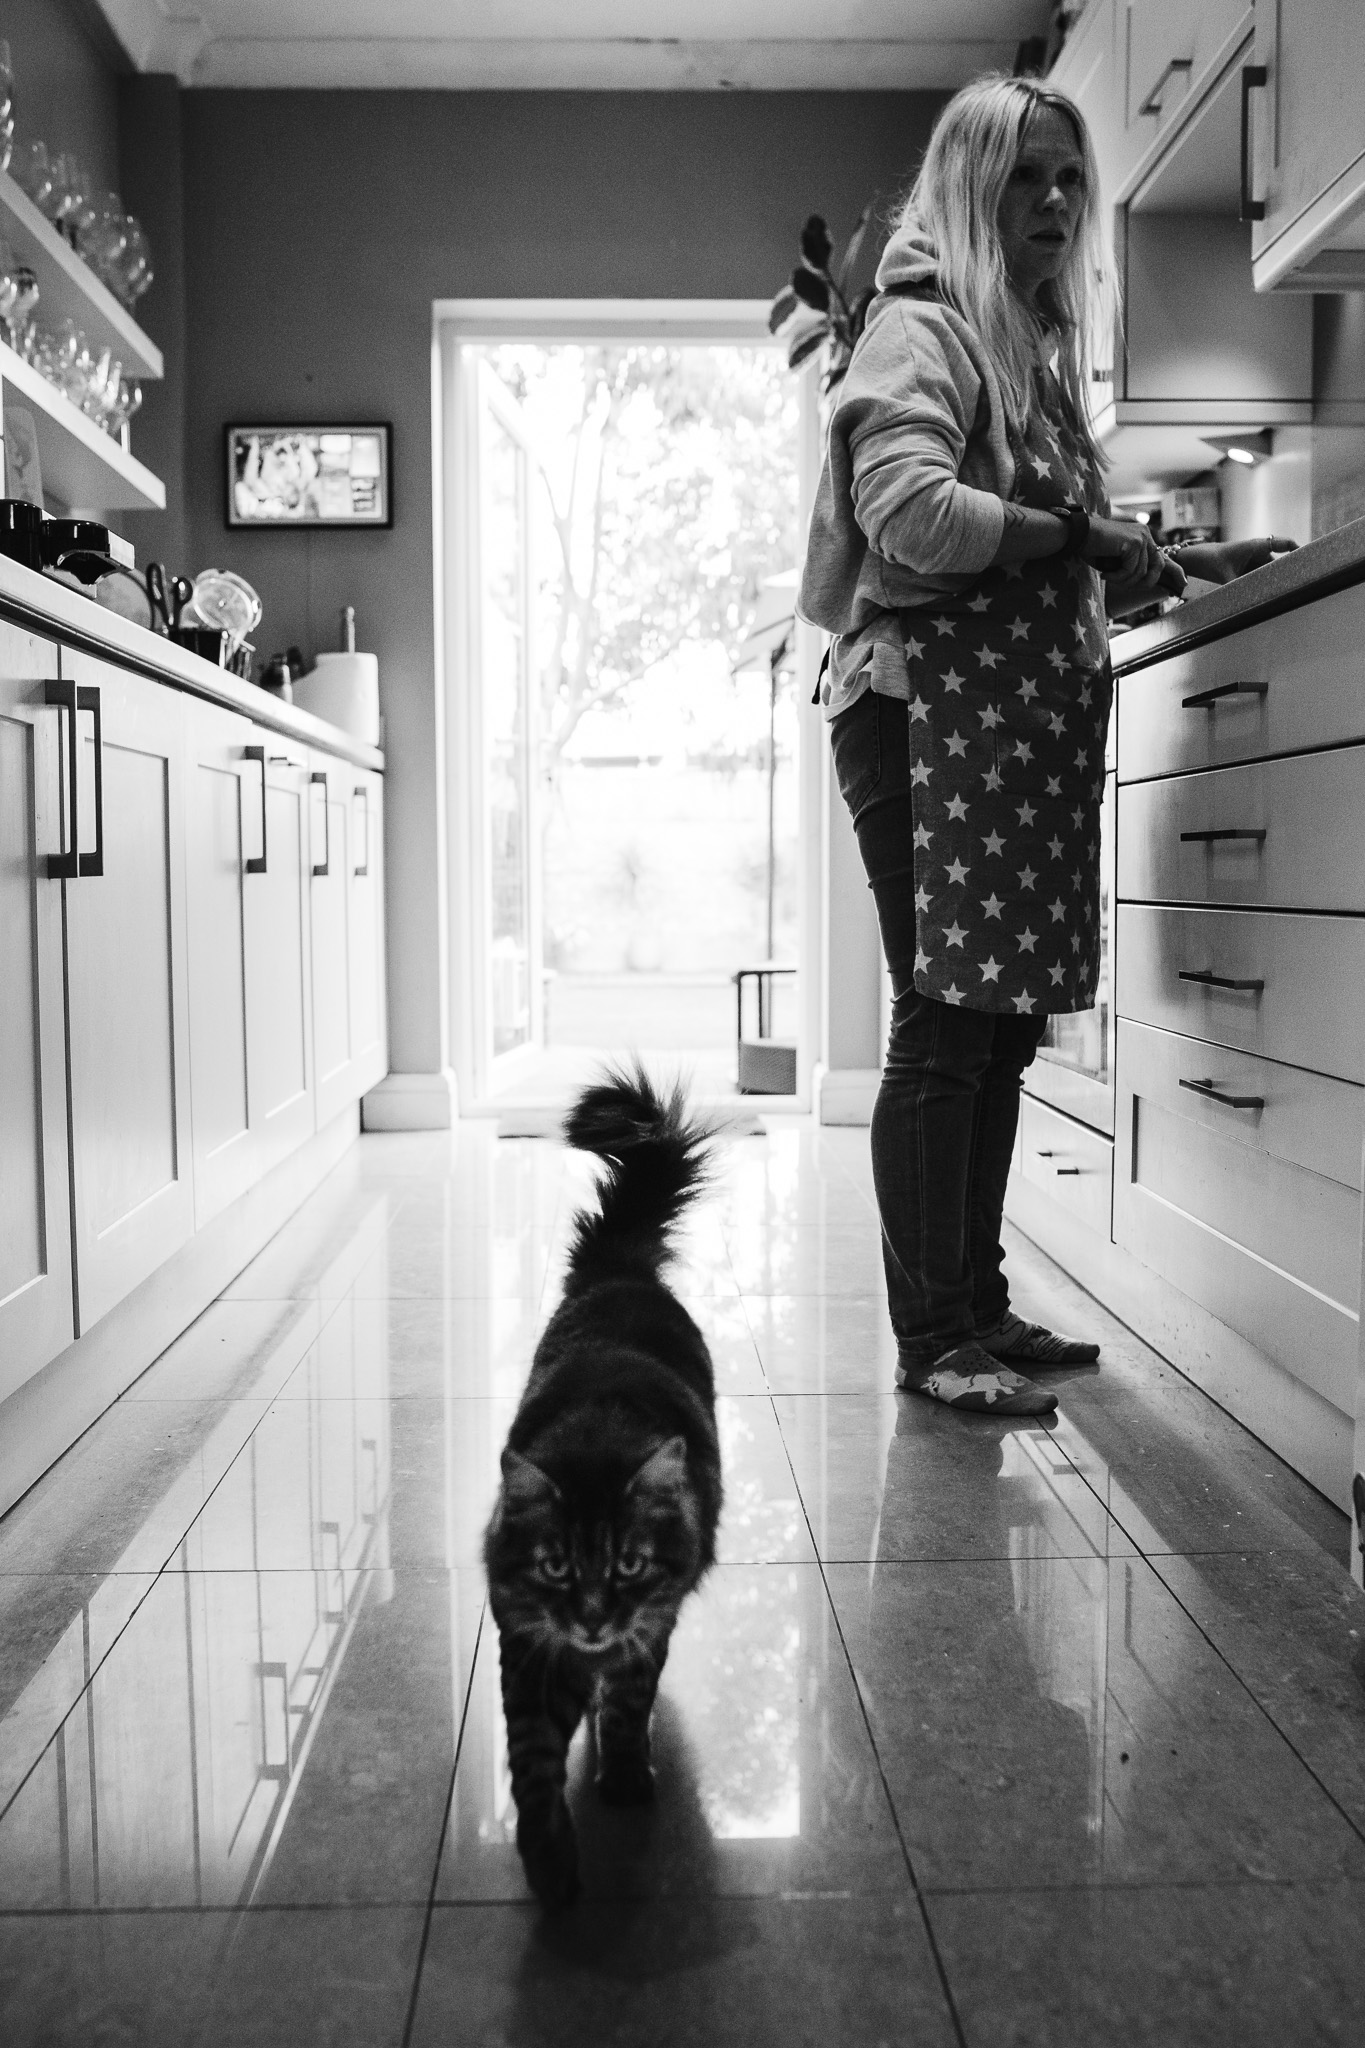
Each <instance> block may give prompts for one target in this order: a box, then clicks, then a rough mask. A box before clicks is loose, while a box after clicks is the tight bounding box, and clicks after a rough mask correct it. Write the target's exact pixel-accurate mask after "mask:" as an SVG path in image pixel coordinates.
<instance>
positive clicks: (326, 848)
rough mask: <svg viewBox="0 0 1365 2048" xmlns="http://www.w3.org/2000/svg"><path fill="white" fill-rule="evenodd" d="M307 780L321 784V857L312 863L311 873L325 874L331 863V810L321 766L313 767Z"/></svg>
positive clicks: (325, 779) (325, 778)
mask: <svg viewBox="0 0 1365 2048" xmlns="http://www.w3.org/2000/svg"><path fill="white" fill-rule="evenodd" d="M308 780H309V782H310V783H311V782H320V783H321V784H322V833H323V838H322V859H321V860H320V861H317V862H315V863H314V866H313V873H314V874H315V875H325V874H326V873H327V871H328V869H329V868H330V867H331V865H332V812H331V808H330V806H329V804H328V801H327V777H326V775H325V774H324V773H323V771H322V769H321V768H315V769H314V770H313V772H312V774H311V775H310V776H309V778H308Z"/></svg>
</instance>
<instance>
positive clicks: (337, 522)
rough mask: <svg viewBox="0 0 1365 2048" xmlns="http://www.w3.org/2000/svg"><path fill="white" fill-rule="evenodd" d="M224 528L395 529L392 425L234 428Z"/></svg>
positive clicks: (229, 450)
mask: <svg viewBox="0 0 1365 2048" xmlns="http://www.w3.org/2000/svg"><path fill="white" fill-rule="evenodd" d="M224 434H225V440H226V455H227V523H228V525H229V526H239V527H272V526H273V527H286V528H289V529H290V530H291V531H294V530H297V529H298V528H299V527H306V528H310V529H311V528H314V527H324V526H326V527H335V528H345V527H351V528H356V527H372V526H378V527H383V526H392V525H393V428H392V427H391V426H390V425H389V424H388V422H387V421H379V422H375V423H372V424H370V425H367V426H359V425H357V426H353V425H350V424H348V423H341V424H338V425H336V426H330V425H328V426H321V425H315V426H308V425H284V426H230V427H227V428H225V430H224Z"/></svg>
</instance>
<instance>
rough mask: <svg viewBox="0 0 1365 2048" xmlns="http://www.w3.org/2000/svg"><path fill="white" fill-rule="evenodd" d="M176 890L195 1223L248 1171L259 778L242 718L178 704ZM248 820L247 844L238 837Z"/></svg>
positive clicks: (252, 1165)
mask: <svg viewBox="0 0 1365 2048" xmlns="http://www.w3.org/2000/svg"><path fill="white" fill-rule="evenodd" d="M186 723H187V727H188V735H189V745H188V750H187V764H186V770H185V775H186V820H185V824H186V839H185V896H186V905H187V911H188V949H189V989H190V1095H191V1104H192V1110H193V1123H194V1213H195V1222H196V1225H198V1226H202V1225H203V1224H204V1223H206V1222H207V1221H208V1219H209V1217H210V1216H215V1215H217V1213H218V1211H219V1210H220V1209H222V1208H224V1207H225V1206H226V1205H227V1203H229V1202H230V1201H232V1200H234V1199H235V1197H236V1196H237V1195H239V1194H241V1193H242V1192H243V1191H244V1190H245V1189H246V1188H248V1187H249V1186H250V1185H251V1182H252V1181H253V1179H254V1178H255V1176H256V1150H257V1148H256V1146H255V1145H254V1144H253V1140H252V1132H251V1115H250V1091H249V1066H248V1058H247V992H246V900H245V898H246V884H247V879H248V878H247V873H246V863H247V861H248V860H249V859H251V858H253V857H259V854H260V844H259V840H260V824H259V815H260V809H261V777H260V769H259V768H257V767H255V766H253V764H252V763H251V761H250V760H249V758H248V754H247V749H248V747H249V746H250V744H251V741H252V738H253V732H252V727H251V723H250V721H249V720H248V719H246V718H240V717H237V716H236V715H235V714H234V713H232V712H230V711H222V710H219V709H218V708H217V707H216V706H213V705H208V704H191V705H188V706H187V707H186ZM253 825H254V829H255V833H256V840H255V843H251V842H249V841H248V839H247V833H248V832H249V831H250V830H251V829H252V827H253Z"/></svg>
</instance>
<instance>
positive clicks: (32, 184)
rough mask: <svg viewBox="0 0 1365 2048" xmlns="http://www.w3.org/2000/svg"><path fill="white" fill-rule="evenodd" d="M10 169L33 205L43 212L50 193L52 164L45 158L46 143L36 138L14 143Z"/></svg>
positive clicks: (45, 209)
mask: <svg viewBox="0 0 1365 2048" xmlns="http://www.w3.org/2000/svg"><path fill="white" fill-rule="evenodd" d="M10 169H11V170H12V171H13V173H14V176H15V179H16V181H17V183H18V184H19V185H20V187H21V188H22V189H23V190H24V191H25V192H27V194H28V196H29V198H30V199H31V200H32V201H33V203H34V205H35V206H36V207H38V208H39V209H40V210H41V211H42V212H44V213H45V212H46V211H47V205H46V202H47V201H48V200H49V199H50V198H51V194H52V166H51V164H50V163H49V162H48V160H47V144H46V143H45V142H41V141H36V140H35V141H33V142H20V143H18V144H16V146H15V151H14V157H13V161H12V162H11V164H10Z"/></svg>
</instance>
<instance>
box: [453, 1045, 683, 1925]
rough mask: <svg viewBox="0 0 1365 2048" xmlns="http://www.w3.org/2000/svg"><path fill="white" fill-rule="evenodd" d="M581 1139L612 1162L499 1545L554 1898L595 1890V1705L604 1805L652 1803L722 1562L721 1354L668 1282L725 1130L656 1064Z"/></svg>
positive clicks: (530, 1848)
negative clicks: (690, 1646)
mask: <svg viewBox="0 0 1365 2048" xmlns="http://www.w3.org/2000/svg"><path fill="white" fill-rule="evenodd" d="M564 1134H565V1137H566V1138H567V1140H568V1142H569V1144H571V1145H575V1146H578V1147H579V1148H580V1149H582V1150H584V1151H587V1152H594V1153H596V1154H597V1156H598V1157H599V1158H600V1159H601V1160H602V1161H603V1162H604V1164H605V1168H606V1171H605V1172H604V1174H603V1175H602V1178H601V1181H600V1184H599V1188H598V1200H599V1208H598V1212H597V1213H596V1214H593V1213H592V1212H591V1211H588V1210H584V1211H581V1212H580V1213H579V1215H578V1217H577V1218H576V1221H575V1227H574V1235H573V1241H572V1244H571V1247H570V1252H569V1262H568V1277H567V1280H566V1282H565V1287H564V1298H563V1300H562V1302H561V1303H560V1305H559V1307H558V1308H557V1309H556V1311H555V1313H554V1315H553V1316H552V1317H551V1319H550V1322H549V1323H548V1324H547V1326H546V1329H545V1332H544V1334H543V1336H542V1337H541V1339H540V1342H539V1344H538V1345H537V1346H536V1352H535V1357H534V1359H533V1361H532V1365H531V1375H530V1378H529V1380H528V1382H527V1385H526V1391H525V1393H524V1394H523V1396H522V1400H521V1405H520V1407H519V1408H518V1410H517V1413H516V1417H515V1419H514V1421H513V1423H512V1427H511V1430H510V1432H509V1434H508V1438H507V1444H506V1448H505V1449H504V1451H503V1454H502V1486H501V1489H500V1490H499V1494H498V1499H497V1504H496V1506H495V1508H494V1511H493V1516H492V1520H491V1521H490V1523H489V1525H488V1532H487V1535H486V1536H485V1538H484V1562H485V1564H486V1566H487V1571H488V1591H489V1600H490V1604H491V1606H492V1609H493V1615H494V1618H495V1620H496V1621H497V1625H498V1634H499V1641H500V1648H501V1657H502V1698H503V1708H504V1711H505V1713H506V1716H507V1746H508V1754H509V1760H510V1764H511V1771H512V1792H513V1796H514V1798H515V1800H516V1804H517V1848H518V1849H519V1851H520V1852H521V1859H522V1863H523V1866H524V1868H525V1871H526V1876H527V1879H528V1881H529V1883H530V1885H531V1888H532V1890H533V1891H534V1892H535V1893H536V1894H537V1895H538V1897H539V1898H540V1899H542V1900H543V1901H544V1902H545V1903H546V1904H547V1905H550V1906H560V1905H566V1904H568V1903H569V1901H570V1900H572V1899H573V1897H574V1896H575V1894H576V1892H577V1890H578V1850H577V1845H576V1842H575V1840H574V1831H573V1822H572V1820H571V1819H570V1817H569V1811H568V1807H567V1805H566V1803H565V1798H564V1783H565V1760H566V1757H567V1754H568V1749H569V1744H570V1742H571V1741H572V1739H573V1735H574V1731H575V1730H576V1728H577V1727H578V1724H579V1722H580V1720H581V1719H582V1718H583V1716H584V1714H585V1713H586V1714H589V1715H590V1716H591V1717H592V1726H593V1729H594V1733H595V1736H596V1744H597V1790H598V1794H599V1796H600V1797H601V1798H602V1799H603V1800H605V1801H607V1802H608V1803H610V1804H612V1805H619V1806H625V1805H638V1804H643V1803H644V1802H645V1801H647V1800H649V1799H650V1798H652V1796H653V1790H654V1774H653V1771H652V1769H651V1768H650V1761H649V1718H650V1713H651V1710H652V1708H653V1705H654V1695H655V1693H656V1691H657V1689H658V1684H659V1676H660V1673H661V1672H662V1670H663V1666H664V1660H665V1658H666V1657H667V1655H668V1644H669V1639H670V1637H671V1635H672V1633H673V1627H674V1623H675V1622H676V1621H677V1618H678V1610H679V1608H680V1607H681V1605H682V1603H683V1601H684V1599H685V1598H686V1597H687V1595H688V1594H689V1593H690V1592H691V1591H692V1589H693V1588H694V1587H695V1586H696V1585H697V1583H698V1581H699V1580H700V1579H701V1577H702V1575H703V1573H704V1572H705V1571H706V1570H707V1569H708V1567H709V1566H710V1565H711V1564H712V1563H713V1562H714V1558H715V1535H716V1522H717V1519H718V1517H719V1514H720V1505H721V1472H720V1448H719V1444H718V1442H717V1438H716V1420H715V1382H714V1377H713V1374H712V1369H711V1358H710V1354H709V1353H708V1351H707V1348H706V1343H705V1340H704V1338H703V1337H702V1334H701V1331H700V1330H699V1329H698V1328H697V1326H696V1324H695V1323H694V1322H693V1320H692V1318H691V1316H689V1315H688V1313H687V1311H686V1309H684V1308H683V1306H682V1304H681V1302H679V1301H678V1300H677V1298H676V1296H674V1295H673V1294H672V1293H671V1292H670V1291H669V1289H668V1287H667V1286H666V1285H665V1283H664V1280H663V1278H662V1277H661V1275H662V1269H663V1267H664V1266H665V1264H666V1262H667V1260H668V1257H669V1251H670V1242H669V1240H670V1232H671V1230H672V1227H673V1225H674V1224H675V1223H676V1222H677V1221H678V1219H679V1217H680V1216H681V1215H682V1214H683V1212H684V1211H685V1209H686V1208H687V1206H688V1204H689V1203H690V1202H691V1201H692V1199H693V1198H694V1197H695V1195H696V1194H697V1193H698V1191H699V1189H700V1188H701V1187H702V1185H703V1184H704V1181H705V1178H706V1169H707V1152H706V1140H707V1138H708V1137H709V1135H710V1133H709V1132H708V1131H707V1130H706V1128H705V1127H703V1126H702V1125H700V1124H698V1123H695V1122H689V1121H688V1119H687V1116H686V1105H685V1102H684V1099H683V1093H682V1090H681V1088H676V1087H675V1088H674V1089H673V1090H672V1092H671V1093H670V1094H668V1095H661V1094H660V1093H659V1092H658V1091H657V1090H656V1089H655V1088H654V1087H653V1086H652V1084H651V1083H650V1082H649V1080H648V1079H647V1078H646V1076H645V1074H644V1071H643V1069H641V1068H639V1067H637V1068H636V1069H635V1070H634V1071H633V1072H630V1073H627V1072H623V1071H618V1070H612V1071H610V1072H609V1073H608V1074H607V1075H606V1076H605V1078H604V1079H603V1081H602V1082H601V1083H599V1084H598V1085H597V1086H595V1087H591V1088H588V1089H586V1090H585V1091H584V1093H583V1094H582V1095H581V1096H580V1098H579V1100H578V1102H577V1103H576V1104H575V1106H574V1108H573V1109H572V1110H571V1111H570V1113H569V1115H568V1117H567V1119H566V1121H565V1126H564Z"/></svg>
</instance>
